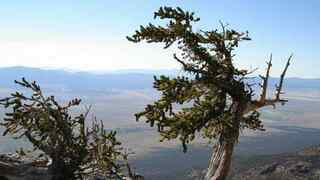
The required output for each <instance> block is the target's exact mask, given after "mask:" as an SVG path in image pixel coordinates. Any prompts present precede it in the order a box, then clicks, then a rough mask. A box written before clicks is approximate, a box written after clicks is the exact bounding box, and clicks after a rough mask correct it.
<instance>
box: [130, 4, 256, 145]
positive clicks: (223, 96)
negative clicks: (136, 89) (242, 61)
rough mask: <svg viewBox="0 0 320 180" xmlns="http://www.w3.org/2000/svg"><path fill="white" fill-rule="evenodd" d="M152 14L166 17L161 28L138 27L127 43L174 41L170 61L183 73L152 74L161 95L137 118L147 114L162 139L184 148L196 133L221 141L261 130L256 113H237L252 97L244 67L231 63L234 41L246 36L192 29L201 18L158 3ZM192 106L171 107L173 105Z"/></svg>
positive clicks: (171, 43)
mask: <svg viewBox="0 0 320 180" xmlns="http://www.w3.org/2000/svg"><path fill="white" fill-rule="evenodd" d="M154 18H155V19H157V18H159V19H162V20H168V23H167V24H166V25H165V26H156V25H153V24H151V23H150V24H149V25H147V26H140V29H139V30H137V31H136V32H135V33H134V34H133V35H132V36H131V37H127V39H128V40H129V41H132V42H135V43H137V42H141V41H146V42H147V43H164V48H169V47H170V46H171V45H173V44H175V45H176V46H177V47H178V48H179V50H180V55H177V54H174V56H173V57H174V59H175V60H176V61H177V62H179V63H180V64H181V65H182V68H183V70H184V72H185V73H186V75H182V76H178V77H175V78H170V77H166V76H160V78H157V77H155V81H154V88H156V89H157V90H158V91H160V92H161V94H162V96H161V97H160V99H159V100H158V101H156V102H154V103H153V104H149V105H147V107H146V108H145V110H144V111H142V112H140V113H137V114H136V118H137V120H139V119H140V118H141V117H145V118H146V122H147V123H149V124H150V125H151V126H154V125H157V127H158V131H159V132H160V134H161V136H162V140H171V139H176V138H179V139H180V140H181V142H182V145H183V147H184V151H186V148H187V144H188V143H189V142H190V141H192V140H193V139H194V138H195V136H196V134H197V133H198V132H200V133H202V135H203V136H204V137H206V138H209V139H218V140H219V141H220V142H223V141H228V140H232V141H235V140H236V139H237V137H238V134H237V133H238V131H239V128H251V129H262V124H261V121H260V120H259V113H258V112H257V111H253V112H252V113H251V114H249V115H248V116H245V117H242V116H243V114H241V113H242V112H243V111H244V109H245V108H246V107H245V106H246V105H247V104H249V103H250V102H251V100H252V96H253V93H252V89H251V86H250V85H249V84H247V83H246V82H245V81H244V79H245V77H246V75H247V74H249V72H248V71H246V70H242V69H237V68H236V67H234V65H233V56H234V54H233V50H234V49H235V48H237V47H238V45H239V42H241V41H244V40H250V38H249V37H248V34H247V33H240V32H237V31H235V30H233V29H229V28H227V27H226V26H225V25H223V24H222V28H221V29H222V30H221V31H219V30H217V29H216V30H211V31H204V30H201V31H200V32H195V31H193V27H192V26H193V23H195V22H198V21H199V20H200V19H199V18H197V17H195V16H194V13H189V12H187V11H183V10H182V9H181V8H179V7H178V8H171V7H161V8H160V9H159V10H158V11H157V12H155V14H154ZM187 103H189V104H190V103H191V106H188V107H185V108H182V109H181V110H176V111H174V110H173V109H174V108H173V107H175V106H176V105H183V104H187Z"/></svg>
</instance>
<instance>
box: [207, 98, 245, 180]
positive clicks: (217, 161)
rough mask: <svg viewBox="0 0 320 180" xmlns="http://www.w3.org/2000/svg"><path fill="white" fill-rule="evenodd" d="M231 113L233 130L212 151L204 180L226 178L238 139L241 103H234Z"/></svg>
mask: <svg viewBox="0 0 320 180" xmlns="http://www.w3.org/2000/svg"><path fill="white" fill-rule="evenodd" d="M232 112H233V114H234V115H235V117H234V119H233V122H232V124H233V126H232V127H233V128H232V129H230V131H229V132H228V133H227V135H226V136H227V139H226V140H225V141H223V142H221V143H220V144H219V147H217V150H216V151H213V154H212V157H211V160H210V164H209V168H208V171H207V174H206V176H205V180H225V179H226V178H227V176H228V173H229V170H230V166H231V160H232V154H233V149H234V146H235V143H236V141H237V140H238V137H239V128H240V121H241V118H242V115H243V112H244V107H243V103H241V101H234V104H233V105H232Z"/></svg>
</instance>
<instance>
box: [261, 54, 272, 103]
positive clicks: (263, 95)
mask: <svg viewBox="0 0 320 180" xmlns="http://www.w3.org/2000/svg"><path fill="white" fill-rule="evenodd" d="M267 65H268V67H267V72H266V75H265V76H264V77H263V76H260V77H261V79H262V80H263V83H262V85H261V94H260V99H259V103H261V104H264V103H265V101H266V96H267V89H268V81H269V75H270V69H271V66H272V54H271V55H270V60H269V62H267Z"/></svg>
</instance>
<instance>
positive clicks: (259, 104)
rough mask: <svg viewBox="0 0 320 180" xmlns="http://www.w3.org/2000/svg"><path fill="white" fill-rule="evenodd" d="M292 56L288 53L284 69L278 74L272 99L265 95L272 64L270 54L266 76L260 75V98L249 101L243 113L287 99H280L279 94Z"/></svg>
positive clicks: (283, 101)
mask: <svg viewBox="0 0 320 180" xmlns="http://www.w3.org/2000/svg"><path fill="white" fill-rule="evenodd" d="M292 57H293V55H290V57H289V58H288V61H287V63H286V66H285V68H284V70H283V71H282V74H281V76H280V82H279V86H277V85H276V94H275V98H274V99H267V97H266V96H267V89H268V79H269V74H270V69H271V66H272V64H271V61H272V55H271V56H270V60H269V62H267V64H268V67H267V72H266V76H260V77H261V78H262V80H263V83H262V85H261V89H262V90H261V94H260V98H259V100H254V101H251V102H250V103H249V104H248V105H247V108H246V109H245V111H244V114H247V113H249V112H252V111H255V110H257V109H259V108H262V107H265V106H273V107H274V108H275V106H276V103H282V104H283V103H285V102H287V101H288V100H285V99H281V98H280V95H281V94H283V92H282V87H283V82H284V78H285V75H286V73H287V70H288V67H289V65H290V62H291V59H292Z"/></svg>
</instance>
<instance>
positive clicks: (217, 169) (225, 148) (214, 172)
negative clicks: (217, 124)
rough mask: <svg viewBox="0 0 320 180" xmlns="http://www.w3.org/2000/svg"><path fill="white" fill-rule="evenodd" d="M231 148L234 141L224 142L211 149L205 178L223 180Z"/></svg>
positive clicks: (229, 161)
mask: <svg viewBox="0 0 320 180" xmlns="http://www.w3.org/2000/svg"><path fill="white" fill-rule="evenodd" d="M233 149H234V142H226V143H225V144H223V145H219V147H217V148H216V149H215V150H214V151H213V153H212V156H211V159H210V163H209V168H208V171H207V173H206V176H205V180H225V179H226V178H227V176H228V173H229V169H230V165H231V159H232V154H233Z"/></svg>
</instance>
